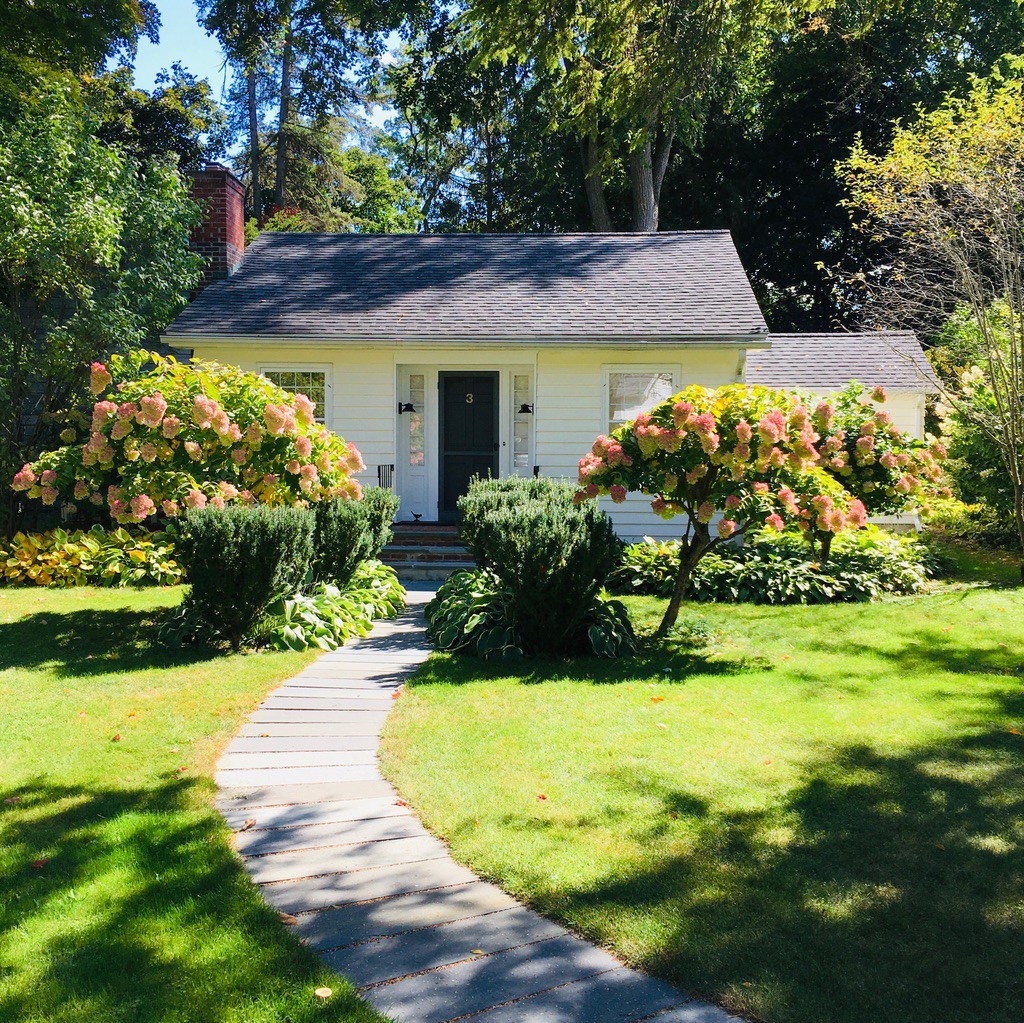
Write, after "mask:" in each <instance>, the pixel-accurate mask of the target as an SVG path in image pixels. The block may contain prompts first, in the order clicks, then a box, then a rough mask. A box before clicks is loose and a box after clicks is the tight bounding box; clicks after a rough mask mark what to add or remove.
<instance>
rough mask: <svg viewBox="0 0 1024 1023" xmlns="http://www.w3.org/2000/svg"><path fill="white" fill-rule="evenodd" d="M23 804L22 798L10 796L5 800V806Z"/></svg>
mask: <svg viewBox="0 0 1024 1023" xmlns="http://www.w3.org/2000/svg"><path fill="white" fill-rule="evenodd" d="M20 802H21V796H8V797H7V798H6V799H5V800H4V806H14V804H15V803H20Z"/></svg>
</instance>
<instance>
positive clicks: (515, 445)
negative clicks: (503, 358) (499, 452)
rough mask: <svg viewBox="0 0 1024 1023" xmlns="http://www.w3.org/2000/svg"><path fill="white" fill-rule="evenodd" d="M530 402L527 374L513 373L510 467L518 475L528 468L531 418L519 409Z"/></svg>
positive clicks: (529, 404) (528, 377) (531, 402)
mask: <svg viewBox="0 0 1024 1023" xmlns="http://www.w3.org/2000/svg"><path fill="white" fill-rule="evenodd" d="M532 404H533V399H532V397H531V396H530V376H529V374H528V373H515V374H513V376H512V410H513V412H514V413H515V418H514V419H513V424H512V431H513V432H512V467H513V469H515V471H516V472H517V473H518V474H520V475H523V474H524V473H525V472H526V471H528V470H529V468H530V422H531V420H532V418H533V416H532V415H531V414H530V413H529V412H521V411H520V409H523V408H525V407H528V406H532Z"/></svg>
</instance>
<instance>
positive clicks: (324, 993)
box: [313, 987, 334, 1002]
mask: <svg viewBox="0 0 1024 1023" xmlns="http://www.w3.org/2000/svg"><path fill="white" fill-rule="evenodd" d="M313 994H315V995H316V996H317V998H321V999H323V1000H324V1001H325V1002H326V1001H327V999H328V998H330V997H331V995H332V994H334V992H333V991H332V990H331V989H330V988H329V987H318V988H317V989H316V990H315V991H314V992H313Z"/></svg>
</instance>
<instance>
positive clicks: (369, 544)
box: [313, 487, 399, 586]
mask: <svg viewBox="0 0 1024 1023" xmlns="http://www.w3.org/2000/svg"><path fill="white" fill-rule="evenodd" d="M398 503H399V502H398V496H397V495H396V494H394V493H393V492H392V491H390V490H384V489H382V488H380V487H374V488H373V489H372V490H367V491H366V493H365V494H364V495H363V499H362V500H361V501H352V500H349V499H346V498H340V499H334V500H331V501H323V502H321V503H320V504H318V505H316V506H315V516H316V531H315V534H314V539H313V549H314V556H315V562H314V565H313V571H314V575H315V576H316V578H317V580H318V581H320V582H329V583H333V584H335V585H336V586H344V585H345V584H346V583H347V582H348V581H349V579H351V578H352V575H353V573H354V572H355V570H356V568H357V567H358V566H359V565H360V564H362V563H363V562H365V561H369V560H372V559H374V558H376V557H377V556H378V555H379V554H380V552H381V551H382V550H383V549H384V547H385V546H386V545H387V543H388V542H389V541H390V539H391V534H392V530H391V524H392V523H393V522H394V518H395V513H396V512H397V511H398Z"/></svg>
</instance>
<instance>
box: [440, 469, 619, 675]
mask: <svg viewBox="0 0 1024 1023" xmlns="http://www.w3.org/2000/svg"><path fill="white" fill-rule="evenodd" d="M575 489H576V488H575V487H573V486H571V485H570V484H568V483H565V482H561V481H558V480H551V479H544V478H535V479H519V478H509V479H503V480H489V479H488V480H476V481H474V482H473V484H472V485H471V486H470V488H469V492H468V493H467V494H466V495H465V496H463V497H462V498H461V499H460V501H459V510H460V511H461V513H462V516H463V522H462V536H463V539H464V540H465V542H466V546H467V547H468V549H469V550H470V552H471V553H472V555H473V558H474V560H475V561H476V563H477V565H478V566H479V567H480V569H481V570H482V571H483V572H485V573H486V574H487V578H486V579H484V580H479V579H478V580H476V582H475V583H474V584H473V585H472V586H468V584H467V586H468V589H469V591H472V590H474V589H479V588H480V587H481V586H484V587H488V586H490V587H492V588H493V589H494V591H495V592H496V593H500V594H501V599H500V603H501V604H502V607H503V611H502V614H501V619H502V624H501V625H500V627H501V628H504V629H508V630H510V634H509V637H508V643H503V644H502V647H503V648H504V647H505V646H510V645H514V646H516V647H517V648H519V649H521V650H522V651H523V652H524V653H527V654H541V655H548V656H565V655H569V654H575V653H580V652H588V651H594V650H596V649H597V647H598V646H600V647H602V650H601V651H600V652H611V650H612V649H613V648H614V649H615V650H616V651H618V650H619V649H620V645H619V644H617V643H616V644H612V645H611V646H609V645H608V644H606V643H604V642H603V640H602V639H601V637H603V636H604V634H605V632H607V631H608V628H610V627H611V626H612V625H613V624H616V623H617V626H618V628H619V629H620V630H622V629H625V630H628V631H629V636H628V637H627V643H626V645H629V643H630V642H631V630H630V629H629V622H628V618H627V617H626V616H625V612H624V611H623V613H622V614H621V615H618V614H617V612H616V611H615V608H612V609H611V611H609V610H608V609H606V608H600V609H599V608H598V607H597V605H598V604H599V603H600V601H599V594H600V592H601V590H602V588H603V587H604V584H605V580H606V579H607V577H608V573H609V572H610V571H611V570H612V569H613V568H614V567H615V566H616V564H617V563H618V561H619V556H620V552H621V544H620V543H619V540H618V538H617V537H616V536H615V533H614V531H613V529H612V525H611V522H610V520H609V519H608V517H607V516H606V515H605V514H604V513H603V512H601V511H599V510H598V509H597V507H596V506H595V505H593V504H584V505H575V504H573V501H572V496H573V493H574V492H575ZM449 595H450V597H451V598H452V599H453V600H454V599H455V598H456V597H457V596H458V594H457V593H456V592H455V591H454V589H453V590H452V592H451V593H450V594H449ZM459 599H464V600H471V601H476V602H478V601H479V597H478V596H473V597H472V598H470V597H468V596H465V595H464V596H463V597H460V598H459ZM448 610H449V611H451V610H452V609H451V607H449V609H448ZM446 613H447V612H446ZM477 613H478V612H476V611H474V612H472V613H470V614H469V615H468V617H467V621H470V620H473V621H474V622H475V615H476V614H477ZM609 615H611V616H612V618H614V622H612V619H611V618H609ZM477 624H478V623H477ZM492 627H494V628H498V627H499V625H498V623H497V621H495V622H494V623H492ZM592 630H594V632H593V635H591V632H592ZM471 631H472V630H471ZM494 635H495V637H497V634H496V633H495V634H494ZM595 636H596V637H598V639H597V643H596V644H595V641H594V637H595ZM495 642H496V638H495Z"/></svg>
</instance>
